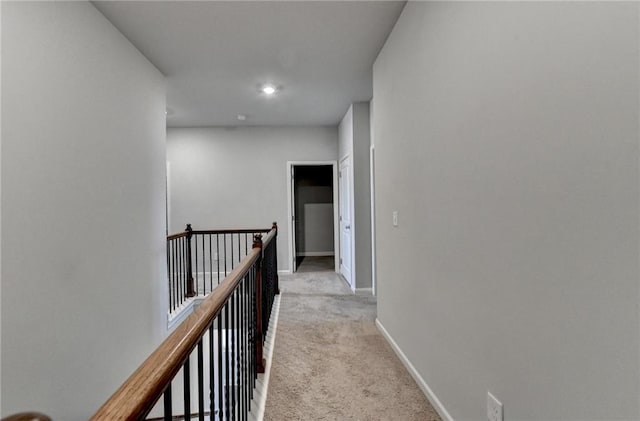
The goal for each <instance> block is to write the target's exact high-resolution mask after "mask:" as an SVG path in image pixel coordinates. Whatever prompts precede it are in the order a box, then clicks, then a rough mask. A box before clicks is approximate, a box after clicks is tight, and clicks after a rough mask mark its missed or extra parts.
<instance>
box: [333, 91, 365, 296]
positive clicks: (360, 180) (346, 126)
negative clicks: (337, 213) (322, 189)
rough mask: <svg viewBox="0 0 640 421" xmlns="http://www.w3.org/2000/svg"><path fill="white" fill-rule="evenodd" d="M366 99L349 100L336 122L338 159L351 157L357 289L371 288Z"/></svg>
mask: <svg viewBox="0 0 640 421" xmlns="http://www.w3.org/2000/svg"><path fill="white" fill-rule="evenodd" d="M369 134H370V123H369V103H367V102H357V103H353V104H352V105H351V106H350V107H349V110H347V112H346V114H345V115H344V117H343V118H342V121H341V122H340V125H339V126H338V139H339V140H338V144H339V146H338V151H339V159H340V160H342V159H344V158H345V157H347V156H351V157H352V165H351V174H350V175H349V176H350V177H351V185H352V191H353V197H352V198H351V200H352V201H353V203H352V205H351V206H352V207H351V209H352V219H353V222H352V224H351V226H352V235H353V236H354V237H355V238H354V243H355V244H354V248H353V250H354V258H355V261H354V262H352V274H354V275H355V278H356V288H357V289H367V288H371V185H370V177H369V176H370V174H369V169H370V162H369V147H370V142H371V141H370V135H369Z"/></svg>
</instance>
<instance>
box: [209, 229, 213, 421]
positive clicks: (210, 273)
mask: <svg viewBox="0 0 640 421" xmlns="http://www.w3.org/2000/svg"><path fill="white" fill-rule="evenodd" d="M211 291H213V247H212V245H211V234H209V292H211ZM211 413H212V414H213V412H211Z"/></svg>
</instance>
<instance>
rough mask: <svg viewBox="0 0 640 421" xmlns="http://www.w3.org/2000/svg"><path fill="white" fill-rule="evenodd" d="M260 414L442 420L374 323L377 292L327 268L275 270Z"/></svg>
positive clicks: (277, 418)
mask: <svg viewBox="0 0 640 421" xmlns="http://www.w3.org/2000/svg"><path fill="white" fill-rule="evenodd" d="M280 289H281V293H282V297H281V302H280V316H279V321H278V331H277V334H276V338H275V349H274V354H273V365H272V367H271V379H270V383H269V391H268V396H267V403H266V409H265V416H264V419H265V421H285V420H363V421H364V420H397V421H412V420H415V421H418V420H420V421H428V420H440V418H439V416H438V414H437V413H436V411H435V410H434V409H433V408H432V407H431V405H430V404H429V402H428V401H427V399H426V398H425V396H424V395H423V393H422V392H421V391H420V389H419V388H418V386H417V385H416V383H415V382H414V381H413V379H412V378H411V376H410V375H409V373H408V372H407V371H406V369H405V368H404V366H403V365H402V363H401V362H400V360H399V359H398V358H397V356H396V355H395V354H394V353H393V350H392V349H391V348H390V347H389V345H388V344H387V342H386V341H385V339H384V338H383V337H382V335H381V334H380V333H379V332H378V330H377V328H376V326H375V312H376V305H375V299H374V298H373V297H371V296H357V295H353V294H352V293H351V291H350V290H349V289H348V288H347V286H346V284H345V283H344V281H342V280H341V279H340V278H339V277H338V275H336V274H335V273H333V272H312V273H297V274H295V275H288V276H280Z"/></svg>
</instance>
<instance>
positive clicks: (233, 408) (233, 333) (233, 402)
mask: <svg viewBox="0 0 640 421" xmlns="http://www.w3.org/2000/svg"><path fill="white" fill-rule="evenodd" d="M231 238H232V239H233V236H232V237H231ZM232 241H233V240H232ZM229 301H230V303H231V308H230V313H231V367H230V368H231V384H230V385H229V387H230V389H231V413H232V414H233V419H234V420H235V419H236V393H235V374H236V363H235V359H236V353H235V342H236V340H235V336H236V325H235V313H236V312H235V309H236V299H235V292H233V293H231V297H230V298H229Z"/></svg>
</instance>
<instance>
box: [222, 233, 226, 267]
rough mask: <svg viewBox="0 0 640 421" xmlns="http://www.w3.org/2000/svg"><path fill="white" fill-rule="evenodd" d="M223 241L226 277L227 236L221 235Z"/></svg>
mask: <svg viewBox="0 0 640 421" xmlns="http://www.w3.org/2000/svg"><path fill="white" fill-rule="evenodd" d="M222 239H223V240H224V277H225V278H226V277H227V234H222Z"/></svg>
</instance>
